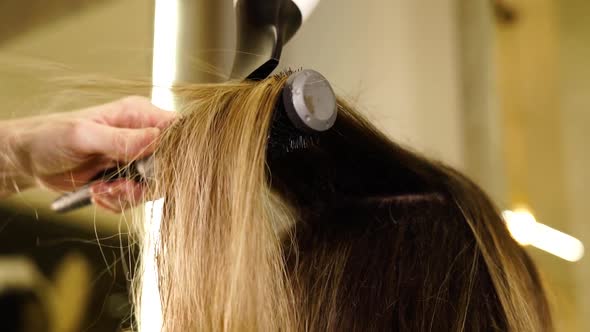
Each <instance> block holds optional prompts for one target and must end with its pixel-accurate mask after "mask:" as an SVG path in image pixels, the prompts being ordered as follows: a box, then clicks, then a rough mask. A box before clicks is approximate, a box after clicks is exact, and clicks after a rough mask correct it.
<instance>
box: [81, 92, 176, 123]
mask: <svg viewBox="0 0 590 332" xmlns="http://www.w3.org/2000/svg"><path fill="white" fill-rule="evenodd" d="M92 110H93V112H96V114H97V116H98V117H97V121H98V122H99V123H102V124H105V125H109V126H114V127H119V128H147V127H156V128H160V129H164V128H166V127H167V126H168V125H170V123H171V122H172V121H173V120H174V119H175V118H176V115H175V112H168V111H164V110H162V109H160V108H158V107H156V106H154V105H153V104H152V103H151V102H150V100H149V99H147V98H145V97H136V96H133V97H127V98H123V99H121V100H117V101H115V102H112V103H109V104H106V105H102V106H97V107H93V108H92Z"/></svg>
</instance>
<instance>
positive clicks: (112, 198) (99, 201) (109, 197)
mask: <svg viewBox="0 0 590 332" xmlns="http://www.w3.org/2000/svg"><path fill="white" fill-rule="evenodd" d="M90 190H91V192H92V201H93V203H94V204H95V205H97V206H99V207H101V208H104V209H106V210H109V211H111V212H115V213H119V212H122V211H124V210H126V209H127V208H130V207H132V206H135V205H137V204H140V203H142V202H143V200H144V186H143V185H142V184H141V183H137V182H135V181H132V180H126V179H119V180H116V181H113V182H99V183H95V184H93V185H92V186H91V188H90Z"/></svg>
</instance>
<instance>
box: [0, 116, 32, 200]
mask: <svg viewBox="0 0 590 332" xmlns="http://www.w3.org/2000/svg"><path fill="white" fill-rule="evenodd" d="M29 125H30V124H28V123H26V120H10V121H2V122H0V193H3V194H8V193H13V192H19V191H22V190H25V189H27V188H30V187H33V186H34V185H35V179H34V177H33V174H32V172H31V169H30V166H29V165H30V162H28V160H30V156H29V152H28V151H27V149H26V148H25V146H26V143H25V142H26V133H27V132H28V127H29Z"/></svg>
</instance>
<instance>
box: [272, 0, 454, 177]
mask: <svg viewBox="0 0 590 332" xmlns="http://www.w3.org/2000/svg"><path fill="white" fill-rule="evenodd" d="M455 9H456V7H455V1H451V0H443V1H405V0H367V1H355V0H338V1H335V0H324V1H321V2H320V4H319V6H318V8H317V9H316V11H315V12H314V14H313V15H312V16H311V17H310V18H309V20H308V22H307V23H306V24H305V25H304V27H303V28H302V29H301V31H300V32H299V33H298V34H297V35H296V36H295V38H294V39H293V41H291V42H290V44H289V45H288V46H287V50H286V52H285V58H284V59H283V66H291V67H293V68H298V67H301V66H305V67H309V68H314V69H316V70H319V71H321V72H322V73H323V74H325V76H327V77H328V78H329V79H330V81H331V82H333V85H334V86H335V87H336V89H337V92H339V93H341V94H343V95H345V96H348V97H349V98H351V99H352V100H355V101H356V104H357V105H358V106H359V107H360V108H361V109H362V110H363V111H365V113H366V114H367V115H368V116H369V118H370V119H371V120H372V121H373V122H374V123H375V124H376V125H377V126H379V127H380V128H381V129H383V130H384V131H385V132H387V133H388V134H389V135H390V136H391V137H393V138H395V139H396V140H398V141H400V142H402V143H405V144H407V145H409V146H411V147H412V148H415V149H418V150H420V151H423V152H426V153H428V154H429V155H430V156H433V157H436V158H440V159H443V160H445V161H447V162H449V163H451V164H453V165H455V166H458V167H463V166H464V152H463V144H462V141H463V137H462V129H461V128H462V127H461V126H462V123H461V121H462V120H461V107H460V92H459V88H460V84H459V83H460V81H459V72H458V65H459V64H458V60H457V56H458V49H457V47H458V36H457V33H456V22H457V17H456V10H455ZM426 22H427V23H428V24H425V23H426Z"/></svg>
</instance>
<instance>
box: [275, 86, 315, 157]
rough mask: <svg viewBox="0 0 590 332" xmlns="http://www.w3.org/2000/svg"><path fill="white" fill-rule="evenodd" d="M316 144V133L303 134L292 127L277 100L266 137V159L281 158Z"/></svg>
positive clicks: (281, 103)
mask: <svg viewBox="0 0 590 332" xmlns="http://www.w3.org/2000/svg"><path fill="white" fill-rule="evenodd" d="M318 142H319V135H318V134H317V133H310V132H303V131H301V130H300V129H297V128H296V127H295V126H294V125H293V123H292V122H291V120H290V119H289V117H288V116H287V113H286V111H285V106H284V105H283V101H282V99H281V98H279V101H278V102H277V106H276V108H275V111H274V114H273V120H272V125H271V128H270V134H269V135H268V141H267V151H268V152H267V157H268V158H270V159H273V158H277V157H281V156H283V155H284V154H286V153H291V152H294V151H299V150H304V149H308V148H310V147H311V146H313V145H315V144H317V143H318Z"/></svg>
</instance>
